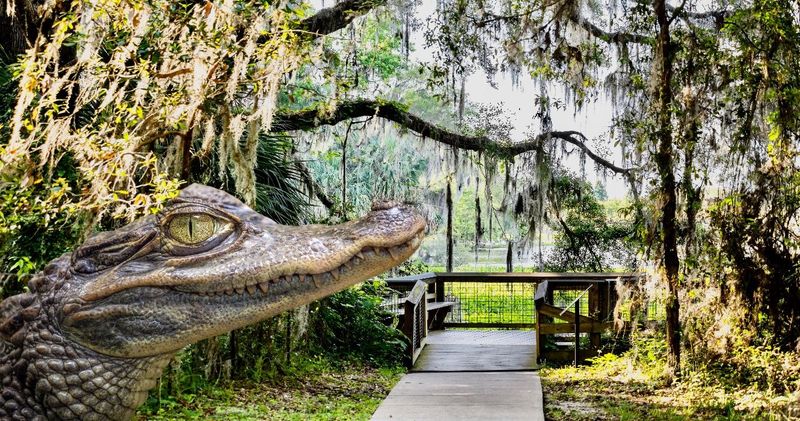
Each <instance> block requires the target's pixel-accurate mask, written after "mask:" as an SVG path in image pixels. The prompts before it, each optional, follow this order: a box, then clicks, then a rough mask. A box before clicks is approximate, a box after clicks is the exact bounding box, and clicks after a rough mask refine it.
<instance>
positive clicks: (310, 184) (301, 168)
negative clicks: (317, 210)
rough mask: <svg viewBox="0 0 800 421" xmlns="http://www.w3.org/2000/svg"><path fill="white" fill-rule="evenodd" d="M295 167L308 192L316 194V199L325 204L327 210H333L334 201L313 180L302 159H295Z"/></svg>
mask: <svg viewBox="0 0 800 421" xmlns="http://www.w3.org/2000/svg"><path fill="white" fill-rule="evenodd" d="M294 164H295V167H296V168H297V171H298V172H299V173H300V178H302V179H303V183H304V184H305V185H306V188H308V192H309V193H310V194H311V195H313V196H316V197H317V199H319V201H320V202H321V203H322V205H323V206H325V207H326V208H327V209H328V211H330V212H333V211H334V203H333V200H331V199H330V198H329V197H328V196H327V195H326V194H325V190H324V189H323V188H322V186H320V185H319V184H318V183H317V182H316V181H315V180H314V177H312V176H311V171H309V170H308V167H306V165H305V164H304V163H303V162H302V161H295V163H294Z"/></svg>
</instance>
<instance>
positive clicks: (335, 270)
mask: <svg viewBox="0 0 800 421" xmlns="http://www.w3.org/2000/svg"><path fill="white" fill-rule="evenodd" d="M331 276H333V279H335V280H337V281H338V280H339V278H341V274H340V273H339V269H334V270H332V271H331Z"/></svg>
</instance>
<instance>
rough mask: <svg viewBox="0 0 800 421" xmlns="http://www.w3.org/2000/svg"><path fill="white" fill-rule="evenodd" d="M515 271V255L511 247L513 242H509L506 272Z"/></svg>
mask: <svg viewBox="0 0 800 421" xmlns="http://www.w3.org/2000/svg"><path fill="white" fill-rule="evenodd" d="M513 271H514V253H513V250H512V246H511V241H509V242H508V251H506V272H513Z"/></svg>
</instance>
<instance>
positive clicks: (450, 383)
mask: <svg viewBox="0 0 800 421" xmlns="http://www.w3.org/2000/svg"><path fill="white" fill-rule="evenodd" d="M543 413H544V412H543V407H542V389H541V383H540V382H539V376H538V374H537V373H535V372H508V371H505V372H472V373H409V374H406V375H405V376H404V377H403V378H402V379H401V380H400V382H399V383H398V384H397V386H395V388H394V389H392V391H391V393H389V396H388V397H387V398H386V400H384V401H383V403H381V405H380V407H379V408H378V410H377V411H376V412H375V414H374V415H373V416H372V421H389V420H403V421H406V420H410V421H414V420H437V421H460V420H509V421H511V420H515V421H516V420H520V421H522V420H526V421H543V420H544V415H543Z"/></svg>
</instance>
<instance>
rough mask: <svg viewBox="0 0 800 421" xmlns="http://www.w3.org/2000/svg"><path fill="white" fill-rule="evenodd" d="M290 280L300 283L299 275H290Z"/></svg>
mask: <svg viewBox="0 0 800 421" xmlns="http://www.w3.org/2000/svg"><path fill="white" fill-rule="evenodd" d="M292 282H294V283H296V284H299V283H300V275H297V274H294V275H292Z"/></svg>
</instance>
